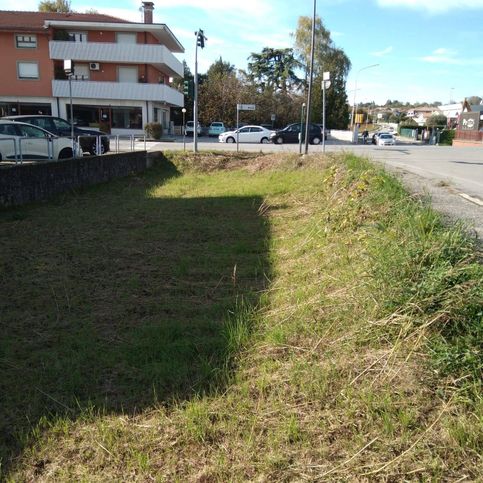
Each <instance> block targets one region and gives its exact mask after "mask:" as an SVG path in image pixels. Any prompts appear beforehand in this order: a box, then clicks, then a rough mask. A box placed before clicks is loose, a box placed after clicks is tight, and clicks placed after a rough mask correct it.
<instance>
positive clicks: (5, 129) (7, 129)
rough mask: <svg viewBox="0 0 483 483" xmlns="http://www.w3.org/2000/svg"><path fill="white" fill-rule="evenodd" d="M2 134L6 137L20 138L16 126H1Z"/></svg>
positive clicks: (0, 131) (0, 132)
mask: <svg viewBox="0 0 483 483" xmlns="http://www.w3.org/2000/svg"><path fill="white" fill-rule="evenodd" d="M0 134H3V135H5V136H18V134H17V131H16V130H15V126H12V125H11V124H0Z"/></svg>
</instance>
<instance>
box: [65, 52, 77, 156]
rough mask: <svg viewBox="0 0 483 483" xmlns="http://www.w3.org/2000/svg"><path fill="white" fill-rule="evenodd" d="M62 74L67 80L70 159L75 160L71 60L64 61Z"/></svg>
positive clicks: (72, 68) (72, 69)
mask: <svg viewBox="0 0 483 483" xmlns="http://www.w3.org/2000/svg"><path fill="white" fill-rule="evenodd" d="M64 72H65V74H66V75H67V78H68V79H69V98H70V137H71V139H72V157H73V158H75V152H76V149H75V141H74V111H73V107H72V76H73V75H74V66H73V62H72V60H71V59H65V60H64Z"/></svg>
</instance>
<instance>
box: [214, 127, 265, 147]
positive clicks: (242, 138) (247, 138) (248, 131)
mask: <svg viewBox="0 0 483 483" xmlns="http://www.w3.org/2000/svg"><path fill="white" fill-rule="evenodd" d="M271 134H272V131H270V130H269V129H265V128H264V127H262V126H243V127H241V128H239V129H235V130H234V131H227V132H224V133H223V134H220V135H219V136H218V141H219V142H220V143H236V140H237V137H238V142H240V143H262V144H267V143H269V142H270V135H271Z"/></svg>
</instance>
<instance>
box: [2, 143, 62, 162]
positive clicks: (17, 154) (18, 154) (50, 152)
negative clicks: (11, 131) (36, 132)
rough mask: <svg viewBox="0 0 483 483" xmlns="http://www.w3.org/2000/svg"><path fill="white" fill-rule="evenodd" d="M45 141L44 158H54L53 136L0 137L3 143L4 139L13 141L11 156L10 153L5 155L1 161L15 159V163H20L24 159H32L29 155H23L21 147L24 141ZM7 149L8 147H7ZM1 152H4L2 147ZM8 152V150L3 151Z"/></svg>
mask: <svg viewBox="0 0 483 483" xmlns="http://www.w3.org/2000/svg"><path fill="white" fill-rule="evenodd" d="M32 140H35V141H45V142H46V143H47V158H46V159H49V160H51V159H53V158H54V146H53V138H38V137H21V138H14V137H11V138H0V143H4V142H6V141H8V142H12V143H13V158H12V157H11V154H10V155H9V156H8V157H7V156H5V159H3V156H2V160H3V161H15V164H21V163H23V161H24V158H25V159H33V158H31V157H29V155H28V154H27V155H25V156H24V151H25V149H24V148H23V145H24V143H26V142H28V141H32ZM7 149H8V147H7ZM0 151H1V152H4V150H3V149H0ZM5 152H8V151H5Z"/></svg>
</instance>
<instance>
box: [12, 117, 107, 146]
mask: <svg viewBox="0 0 483 483" xmlns="http://www.w3.org/2000/svg"><path fill="white" fill-rule="evenodd" d="M3 119H10V120H12V121H21V122H27V123H29V124H33V125H34V126H38V127H41V128H42V129H45V130H46V131H49V132H51V133H52V134H55V135H56V136H61V137H70V135H71V126H70V122H69V121H66V120H65V119H62V118H60V117H55V116H45V115H40V114H39V115H31V116H29V115H23V116H6V117H4V118H3ZM74 136H75V137H76V138H77V137H79V136H81V137H80V146H81V149H82V151H83V152H86V153H90V154H96V144H97V138H98V137H100V139H101V154H103V153H107V152H108V151H109V148H110V143H109V138H108V137H107V136H106V135H105V133H102V132H100V131H96V130H94V129H81V128H79V127H77V126H74Z"/></svg>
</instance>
